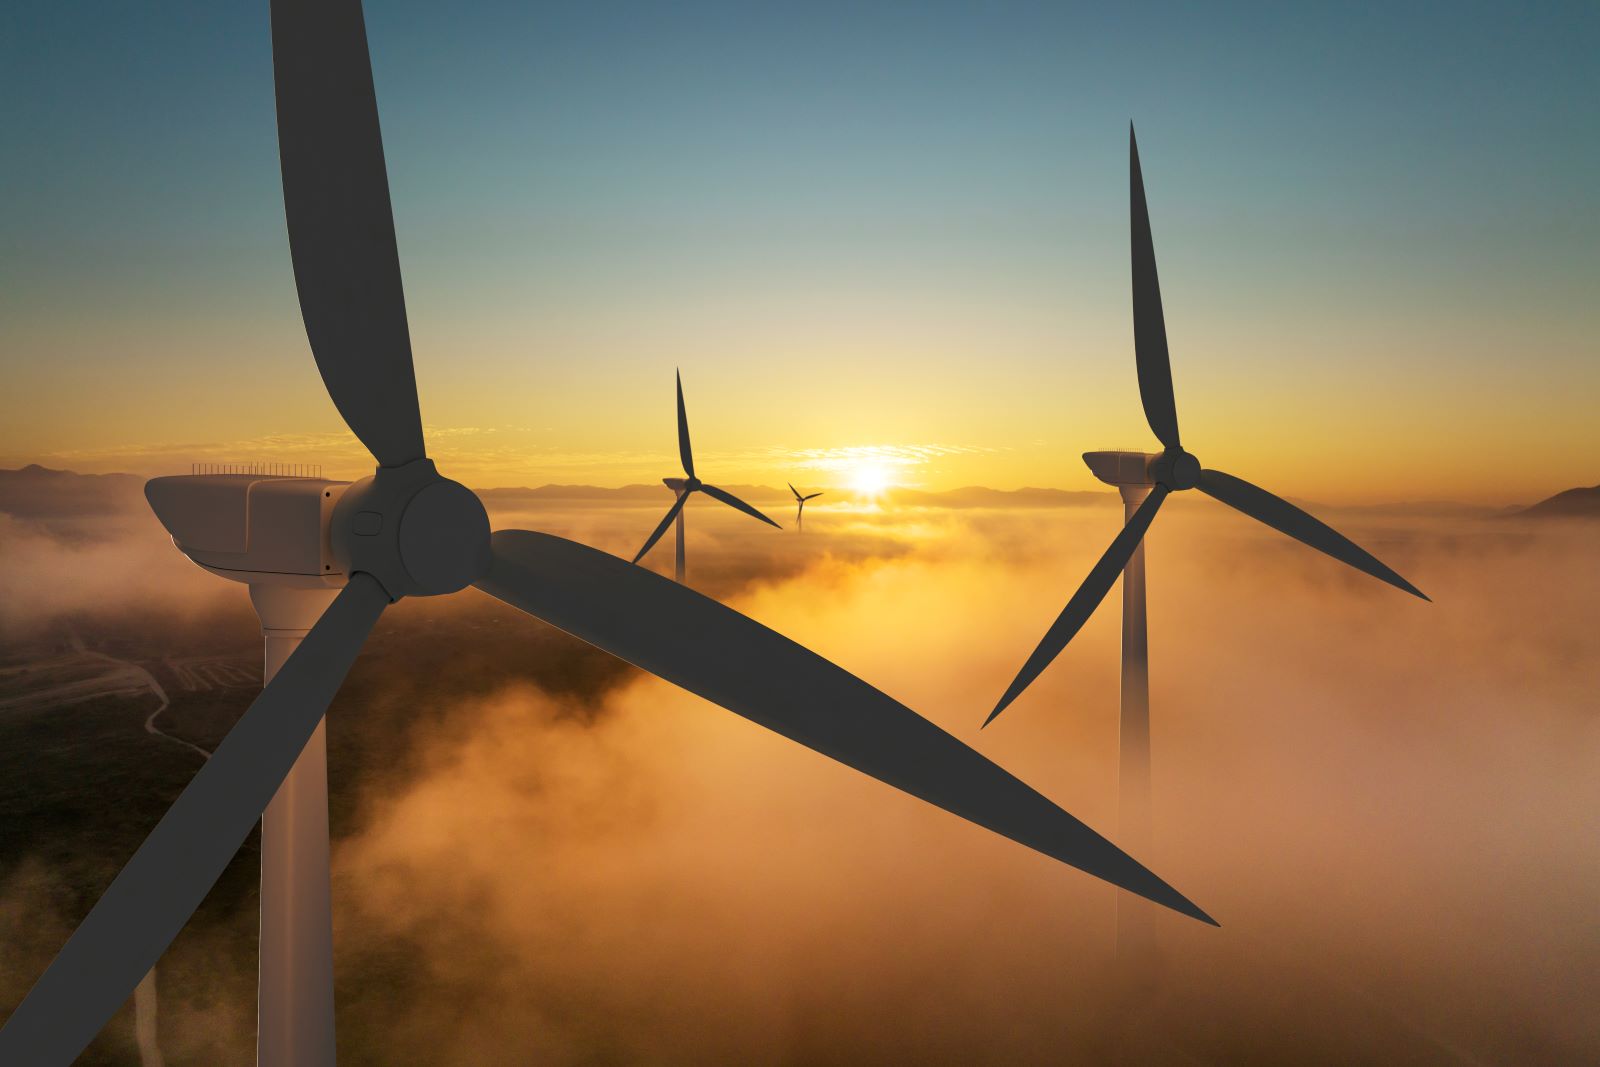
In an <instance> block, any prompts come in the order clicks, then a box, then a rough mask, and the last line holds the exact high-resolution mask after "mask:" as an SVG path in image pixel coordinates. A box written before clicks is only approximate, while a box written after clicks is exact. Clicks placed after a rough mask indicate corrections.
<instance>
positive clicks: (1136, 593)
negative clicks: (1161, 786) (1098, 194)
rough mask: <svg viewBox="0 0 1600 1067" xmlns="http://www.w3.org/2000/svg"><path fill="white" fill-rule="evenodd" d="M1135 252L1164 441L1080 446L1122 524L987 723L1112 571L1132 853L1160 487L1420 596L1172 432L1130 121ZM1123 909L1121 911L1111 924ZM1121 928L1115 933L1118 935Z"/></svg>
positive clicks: (1060, 643)
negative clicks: (1203, 500) (1150, 448)
mask: <svg viewBox="0 0 1600 1067" xmlns="http://www.w3.org/2000/svg"><path fill="white" fill-rule="evenodd" d="M1128 151H1129V168H1130V179H1129V182H1130V198H1131V201H1132V203H1131V208H1130V213H1131V222H1130V229H1131V232H1132V237H1131V241H1132V259H1133V348H1134V359H1135V364H1136V366H1137V369H1138V374H1139V399H1140V400H1141V401H1142V402H1143V404H1144V413H1145V419H1146V420H1147V421H1148V422H1149V424H1150V429H1151V431H1152V432H1154V434H1155V435H1156V438H1157V439H1158V440H1159V441H1160V442H1161V443H1162V445H1163V446H1165V447H1164V448H1163V449H1162V450H1161V451H1160V452H1157V453H1146V452H1085V453H1084V455H1083V459H1084V462H1085V463H1087V464H1088V465H1089V470H1090V471H1092V472H1093V473H1094V475H1095V477H1097V478H1099V479H1100V480H1101V481H1103V482H1107V483H1109V484H1111V485H1115V486H1117V488H1118V489H1119V490H1121V493H1122V500H1123V506H1124V525H1123V528H1122V532H1121V533H1119V534H1117V536H1116V538H1115V539H1113V540H1112V542H1111V546H1110V547H1109V548H1107V549H1106V551H1105V554H1104V555H1102V556H1101V557H1100V561H1099V562H1098V563H1096V564H1095V565H1094V567H1093V568H1092V569H1091V570H1090V571H1089V576H1088V577H1087V578H1085V579H1084V581H1083V584H1082V585H1081V586H1079V587H1078V591H1077V592H1076V593H1074V594H1072V599H1071V600H1069V601H1067V606H1066V607H1065V608H1064V609H1062V612H1061V614H1060V615H1059V616H1058V617H1057V618H1056V621H1055V622H1054V623H1052V624H1051V626H1050V628H1049V630H1048V631H1046V633H1045V635H1044V638H1043V639H1042V640H1040V642H1039V645H1038V647H1037V648H1035V649H1034V650H1033V654H1032V655H1030V656H1029V657H1028V660H1027V662H1026V663H1024V664H1023V665H1022V669H1021V670H1020V671H1018V672H1017V676H1016V678H1015V679H1014V680H1013V681H1012V682H1011V685H1010V686H1009V687H1008V688H1007V689H1006V691H1005V694H1004V695H1003V696H1001V698H1000V702H999V703H998V704H996V705H995V708H994V710H993V711H992V712H990V713H989V717H988V719H986V720H985V721H984V725H985V726H987V725H989V723H991V722H993V721H994V719H995V716H997V715H999V714H1000V713H1001V712H1002V711H1004V710H1005V709H1006V707H1007V706H1009V705H1010V704H1011V702H1012V701H1014V700H1016V699H1017V697H1018V696H1019V695H1020V694H1021V693H1022V691H1023V690H1024V689H1026V688H1027V687H1028V685H1029V683H1031V682H1032V681H1033V680H1034V679H1035V678H1037V677H1038V676H1039V673H1040V672H1041V671H1043V670H1044V669H1045V668H1046V667H1048V666H1049V665H1050V662H1051V661H1052V660H1054V659H1055V658H1056V656H1057V655H1058V654H1060V652H1061V650H1062V649H1064V648H1065V647H1066V646H1067V642H1069V641H1071V640H1072V638H1073V636H1074V635H1075V634H1076V633H1077V632H1078V630H1079V628H1081V627H1082V626H1083V624H1084V623H1085V622H1086V621H1088V618H1089V616H1090V614H1091V613H1093V611H1094V609H1095V608H1096V607H1097V606H1099V604H1100V601H1101V600H1102V599H1104V598H1105V595H1106V593H1107V592H1108V591H1110V589H1111V585H1112V583H1113V582H1115V581H1116V580H1117V575H1118V574H1121V575H1122V576H1123V581H1122V699H1121V704H1122V707H1121V724H1120V734H1121V736H1120V749H1121V752H1120V767H1119V775H1118V790H1119V794H1120V809H1121V810H1120V815H1119V822H1118V828H1117V829H1118V834H1119V837H1120V838H1121V839H1122V841H1123V843H1124V844H1126V845H1128V847H1130V848H1132V849H1134V850H1135V851H1143V850H1146V849H1147V848H1148V846H1149V839H1150V685H1149V655H1148V644H1147V640H1146V637H1147V635H1146V629H1145V593H1144V589H1145V586H1144V548H1143V539H1144V535H1145V531H1146V530H1148V529H1149V528H1150V523H1151V520H1153V519H1154V518H1155V516H1156V511H1157V509H1159V508H1160V507H1161V502H1162V501H1164V500H1165V499H1166V498H1167V496H1168V494H1170V493H1172V492H1181V491H1183V490H1186V489H1199V490H1200V491H1201V492H1203V493H1205V494H1207V495H1208V496H1210V497H1213V498H1214V499H1216V500H1219V501H1221V502H1222V503H1224V504H1226V505H1228V506H1229V507H1231V508H1233V509H1234V510H1236V511H1241V512H1243V513H1244V514H1245V515H1248V516H1250V517H1251V518H1253V519H1256V520H1257V521H1259V522H1263V523H1265V524H1266V525H1268V526H1270V527H1272V528H1273V529H1275V530H1278V531H1280V532H1282V533H1285V534H1288V535H1289V536H1290V537H1293V538H1294V539H1296V540H1297V541H1301V542H1303V543H1304V544H1307V545H1309V546H1311V547H1312V548H1315V549H1317V550H1318V551H1320V552H1324V553H1326V554H1327V555H1330V556H1332V557H1333V558H1334V559H1336V560H1339V561H1340V562H1342V563H1347V564H1349V565H1350V566H1352V567H1355V568H1356V569H1357V570H1360V571H1363V572H1365V573H1367V574H1370V575H1372V576H1373V577H1375V578H1378V579H1380V580H1382V581H1385V582H1388V583H1389V584H1390V585H1392V586H1395V587H1396V588H1398V589H1402V590H1404V591H1405V592H1407V593H1411V594H1412V595H1414V596H1418V597H1422V599H1423V600H1427V599H1428V598H1427V597H1426V596H1423V594H1422V593H1421V592H1420V591H1419V590H1418V589H1417V587H1416V586H1414V585H1412V584H1411V583H1410V582H1408V581H1406V580H1405V579H1404V578H1402V577H1400V575H1398V574H1396V573H1395V572H1394V571H1392V570H1390V569H1389V568H1388V567H1387V566H1385V565H1384V564H1383V563H1381V562H1379V561H1378V559H1377V558H1375V557H1374V556H1373V555H1371V554H1370V553H1369V552H1367V551H1366V550H1365V549H1363V548H1360V547H1359V546H1357V545H1356V544H1355V543H1353V542H1352V541H1350V540H1348V539H1347V538H1345V537H1344V535H1342V534H1340V533H1338V532H1337V531H1335V530H1334V529H1333V528H1332V527H1329V526H1326V525H1324V524H1323V523H1322V522H1320V521H1318V520H1317V519H1314V518H1312V517H1311V516H1310V515H1308V514H1306V513H1305V512H1304V511H1302V510H1300V509H1299V508H1297V507H1295V506H1294V505H1293V504H1290V503H1289V502H1288V501H1286V500H1283V499H1280V498H1279V497H1276V496H1274V495H1272V494H1271V493H1269V492H1267V491H1266V490H1265V489H1260V488H1257V487H1256V486H1254V485H1251V484H1250V483H1249V482H1247V481H1244V480H1243V479H1242V478H1235V477H1234V476H1233V475H1231V474H1224V473H1223V472H1222V471H1217V470H1207V469H1204V468H1202V467H1201V466H1200V461H1199V460H1197V459H1196V458H1195V457H1194V456H1193V455H1191V454H1190V453H1189V452H1186V451H1184V448H1183V444H1182V442H1181V440H1180V438H1179V436H1178V413H1177V406H1176V402H1175V399H1174V396H1173V391H1172V367H1171V364H1170V361H1169V359H1168V356H1167V330H1166V325H1165V321H1164V319H1163V317H1162V313H1161V286H1160V283H1159V281H1158V279H1157V277H1156V254H1155V245H1154V242H1153V241H1152V239H1151V236H1150V213H1149V208H1148V206H1147V205H1146V203H1145V195H1144V176H1143V174H1142V172H1141V171H1140V168H1139V144H1138V141H1137V139H1136V138H1135V137H1134V133H1133V126H1132V124H1131V123H1130V124H1129V126H1128ZM1122 922H1123V915H1122V912H1121V910H1120V909H1119V925H1122ZM1120 938H1121V933H1120V932H1119V939H1120Z"/></svg>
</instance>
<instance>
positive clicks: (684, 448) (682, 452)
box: [675, 372, 694, 478]
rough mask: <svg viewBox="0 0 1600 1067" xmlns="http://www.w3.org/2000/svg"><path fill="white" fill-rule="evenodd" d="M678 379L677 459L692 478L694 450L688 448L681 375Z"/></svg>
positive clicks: (678, 375)
mask: <svg viewBox="0 0 1600 1067" xmlns="http://www.w3.org/2000/svg"><path fill="white" fill-rule="evenodd" d="M675 373H676V374H677V378H678V459H679V460H681V461H682V462H683V473H685V474H687V475H688V476H689V477H691V478H693V477H694V450H693V449H692V448H690V447H689V414H688V412H686V411H684V409H683V374H682V372H675Z"/></svg>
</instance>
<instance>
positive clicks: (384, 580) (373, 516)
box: [145, 459, 490, 600]
mask: <svg viewBox="0 0 1600 1067" xmlns="http://www.w3.org/2000/svg"><path fill="white" fill-rule="evenodd" d="M145 498H146V499H147V500H149V502H150V506H151V509H152V510H154V511H155V513H156V517H157V518H159V519H160V520H161V524H162V525H163V526H165V527H166V529H167V532H168V533H170V534H171V535H172V540H173V543H174V544H176V545H177V546H178V548H179V550H180V551H182V552H183V554H184V555H186V556H188V557H189V558H190V559H191V560H193V561H194V562H195V563H197V564H199V565H200V566H201V567H204V568H205V569H206V570H208V571H211V572H212V573H213V574H217V575H220V576H222V577H224V578H230V579H233V580H234V581H239V582H247V583H249V584H251V585H290V586H307V585H312V586H327V587H335V588H336V587H338V586H342V585H344V584H345V583H346V582H347V581H348V579H349V576H350V575H352V574H355V573H356V572H358V571H361V572H365V573H367V574H370V575H372V576H373V577H374V578H376V579H377V580H378V582H379V583H380V584H381V585H382V586H383V588H384V591H385V592H387V593H388V594H389V597H390V599H392V600H399V599H400V598H401V597H403V596H436V595H439V594H443V593H453V592H456V591H457V590H459V589H464V588H465V587H466V586H468V585H470V584H471V583H472V582H473V581H474V580H476V579H477V578H480V577H482V576H483V575H484V574H487V573H488V570H489V559H490V555H489V517H488V515H487V514H486V513H485V511H484V509H483V504H482V502H480V501H479V500H478V497H477V496H476V494H474V493H473V492H472V490H470V489H468V488H467V487H466V486H464V485H462V484H461V483H459V482H454V481H451V480H449V479H447V478H443V477H441V476H440V475H439V472H438V471H437V470H436V469H435V468H434V465H433V461H432V460H428V459H419V460H414V461H412V462H411V463H407V464H405V465H403V466H399V467H379V468H378V470H377V473H376V474H374V475H373V476H372V477H370V478H363V479H361V480H360V481H358V482H354V483H351V482H333V481H326V480H324V479H321V478H282V477H271V476H260V475H248V474H198V475H180V476H176V477H170V478H152V479H151V480H150V481H149V482H147V483H145Z"/></svg>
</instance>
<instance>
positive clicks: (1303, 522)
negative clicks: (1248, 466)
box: [1199, 470, 1428, 600]
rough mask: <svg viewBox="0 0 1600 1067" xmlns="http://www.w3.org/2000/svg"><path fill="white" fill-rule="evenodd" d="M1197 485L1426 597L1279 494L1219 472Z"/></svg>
mask: <svg viewBox="0 0 1600 1067" xmlns="http://www.w3.org/2000/svg"><path fill="white" fill-rule="evenodd" d="M1199 488H1200V490H1201V491H1202V492H1204V493H1206V494H1207V495H1209V496H1211V497H1213V498H1215V499H1217V500H1220V501H1222V503H1224V504H1226V505H1228V506H1229V507H1230V508H1233V509H1234V510H1235V511H1241V512H1243V513H1244V514H1246V515H1248V516H1250V517H1251V518H1252V519H1255V520H1256V521H1258V522H1264V523H1266V524H1267V525H1268V526H1270V527H1272V528H1273V529H1274V530H1277V531H1279V532H1280V533H1286V534H1288V535H1289V536H1290V537H1292V538H1294V539H1295V540H1296V541H1299V542H1301V543H1303V544H1307V545H1310V546H1311V547H1312V548H1314V549H1316V550H1317V551H1318V552H1323V553H1326V554H1327V555H1330V556H1332V557H1333V558H1334V559H1336V560H1338V561H1339V562H1341V563H1348V564H1349V565H1350V566H1352V567H1354V568H1355V569H1356V570H1358V571H1363V572H1365V573H1367V574H1370V575H1372V576H1373V577H1374V578H1377V579H1378V580H1380V581H1384V582H1388V583H1389V584H1390V585H1392V586H1394V587H1395V588H1396V589H1400V590H1404V591H1405V592H1407V593H1410V594H1411V595H1412V596H1418V597H1422V599H1423V600H1427V599H1428V597H1427V596H1426V595H1425V594H1424V593H1423V592H1422V590H1420V589H1418V588H1417V587H1416V586H1414V585H1412V584H1411V583H1410V582H1408V581H1406V580H1405V579H1404V578H1402V577H1400V575H1398V574H1396V573H1395V572H1394V571H1393V570H1390V569H1389V567H1388V566H1387V565H1385V564H1384V563H1383V562H1382V561H1381V560H1379V559H1378V558H1377V557H1376V556H1374V555H1373V554H1372V553H1370V552H1368V551H1367V550H1366V549H1364V548H1362V547H1361V546H1360V545H1358V544H1356V543H1355V542H1354V541H1351V540H1350V539H1349V538H1347V537H1345V536H1344V534H1342V533H1340V532H1339V531H1337V530H1335V529H1334V528H1333V527H1331V526H1329V525H1327V524H1326V523H1324V522H1322V521H1321V520H1319V519H1315V518H1312V517H1311V516H1310V515H1308V514H1306V513H1305V512H1303V511H1301V510H1300V509H1299V508H1297V507H1295V506H1294V505H1293V504H1291V503H1289V502H1288V501H1287V500H1284V499H1283V498H1282V497H1277V496H1274V495H1272V494H1271V493H1269V492H1267V491H1266V490H1265V489H1262V488H1261V487H1259V486H1255V485H1251V484H1250V483H1249V482H1247V481H1245V480H1244V479H1243V478H1235V477H1234V476H1233V475H1231V474H1224V473H1223V472H1222V471H1214V470H1202V471H1201V472H1200V486H1199Z"/></svg>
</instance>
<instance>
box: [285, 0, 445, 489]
mask: <svg viewBox="0 0 1600 1067" xmlns="http://www.w3.org/2000/svg"><path fill="white" fill-rule="evenodd" d="M272 71H273V79H274V82H275V84H276V86H277V99H278V156H279V159H280V162H281V163H282V168H283V207H284V214H285V216H286V217H287V219H288V224H289V254H290V258H291V259H292V260H293V262H294V282H295V288H296V290H297V291H298V292H299V294H300V314H301V317H302V318H303V319H304V320H305V325H306V337H307V339H309V341H310V342H311V354H312V355H313V356H315V357H316V361H317V369H318V370H319V371H321V372H322V381H323V384H325V385H326V386H327V388H328V395H329V396H330V397H332V398H333V403H334V406H335V407H337V408H338V409H339V414H340V415H341V416H343V418H344V421H345V423H346V424H347V425H349V427H350V429H351V430H352V431H354V433H355V435H356V436H357V437H359V438H360V439H361V443H362V444H364V445H366V446H367V450H368V451H370V452H371V453H372V454H373V456H375V457H376V458H377V460H378V462H379V463H380V464H381V465H383V466H385V467H395V466H399V465H400V464H403V463H408V462H410V461H411V460H414V459H421V458H422V456H423V455H424V450H423V443H422V415H421V413H420V411H419V410H418V407H417V379H416V374H415V373H414V372H413V370H412V367H411V336H410V333H409V331H408V330H407V328H406V302H405V292H404V290H403V289H402V287H401V284H400V256H399V253H398V251H397V250H396V248H395V240H394V215H393V213H392V211H391V209H390V206H389V180H388V177H387V175H386V172H385V170H384V165H383V141H382V138H381V136H380V135H379V130H378V104H377V100H376V98H375V97H374V95H373V90H372V65H371V62H370V60H369V58H368V56H367V34H366V26H365V23H364V22H363V21H362V18H361V4H360V2H359V0H272Z"/></svg>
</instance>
